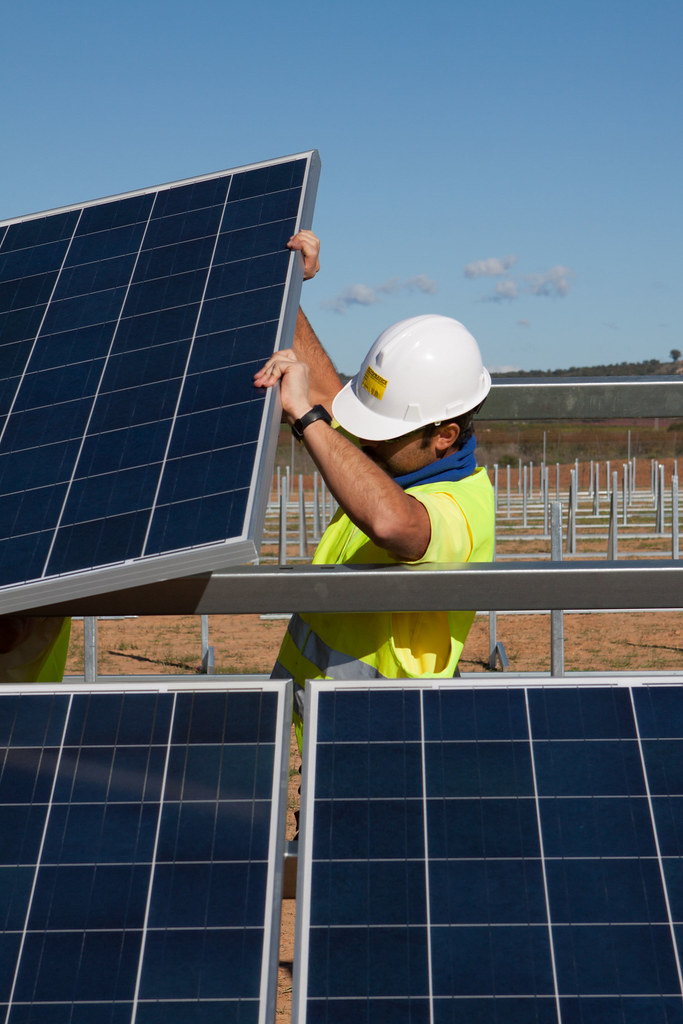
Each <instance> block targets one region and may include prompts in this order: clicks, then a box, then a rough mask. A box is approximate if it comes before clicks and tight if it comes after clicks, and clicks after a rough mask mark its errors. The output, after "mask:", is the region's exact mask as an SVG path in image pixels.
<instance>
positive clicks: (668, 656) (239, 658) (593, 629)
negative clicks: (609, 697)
mask: <svg viewBox="0 0 683 1024" xmlns="http://www.w3.org/2000/svg"><path fill="white" fill-rule="evenodd" d="M286 626H287V622H286V620H285V619H267V618H264V619H262V618H261V617H260V616H258V615H232V616H230V615H215V616H211V617H210V619H209V643H210V644H211V645H212V646H213V647H214V652H215V667H216V671H217V672H223V673H226V672H227V673H232V674H239V673H254V672H266V673H268V672H270V669H271V667H272V664H273V662H274V660H275V658H276V656H277V652H278V649H279V646H280V641H281V639H282V636H283V634H284V631H285V629H286ZM564 634H565V669H566V671H567V672H579V671H586V672H594V671H613V670H619V671H624V672H626V673H629V672H641V671H666V670H671V671H681V669H683V611H681V612H678V611H676V612H630V613H602V614H598V613H594V612H590V613H577V614H567V615H565V616H564ZM496 638H497V640H498V641H499V642H502V644H503V645H504V647H505V652H506V654H507V657H508V659H509V663H510V670H511V671H513V672H548V671H550V617H549V615H546V614H540V615H512V614H504V613H502V614H501V613H499V614H498V616H497V624H496ZM489 645H490V637H489V619H488V615H481V616H477V618H476V620H475V623H474V626H473V627H472V630H471V632H470V635H469V638H468V641H467V645H466V647H465V651H464V653H463V657H462V658H461V661H460V665H461V670H462V671H463V672H478V671H485V670H487V669H488V661H489ZM200 663H201V624H200V620H199V618H197V617H196V616H194V617H193V616H184V617H175V616H159V617H154V618H130V619H113V620H109V619H104V620H100V621H99V622H98V669H99V672H100V673H101V674H105V675H109V674H111V675H138V674H144V675H147V674H154V675H156V674H178V673H188V674H194V673H196V672H197V671H198V669H199V667H200ZM82 671H83V623H82V622H79V621H75V622H74V624H73V630H72V639H71V644H70V649H69V660H68V663H67V673H82ZM298 765H299V760H298V751H297V749H296V743H295V742H294V740H293V738H292V745H291V751H290V780H291V781H290V793H289V800H288V811H287V838H288V839H291V838H292V837H293V835H294V831H295V821H294V810H295V808H296V806H297V788H298V782H299V776H298ZM295 910H296V904H295V901H294V900H292V899H285V900H283V903H282V921H281V941H280V963H279V970H278V1002H277V1020H282V1021H288V1020H289V1019H290V1017H291V994H292V963H293V954H294V918H295Z"/></svg>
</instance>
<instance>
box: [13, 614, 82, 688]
mask: <svg viewBox="0 0 683 1024" xmlns="http://www.w3.org/2000/svg"><path fill="white" fill-rule="evenodd" d="M27 621H28V623H29V626H30V629H29V632H28V634H27V635H26V636H25V637H24V638H23V639H22V640H21V642H20V643H18V644H17V645H16V647H13V648H12V650H11V651H7V652H6V653H5V654H0V682H1V683H61V681H62V678H63V676H64V666H65V665H66V656H67V653H68V650H69V637H70V635H71V619H62V618H46V617H39V616H36V618H35V619H30V620H27Z"/></svg>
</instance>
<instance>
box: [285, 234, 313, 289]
mask: <svg viewBox="0 0 683 1024" xmlns="http://www.w3.org/2000/svg"><path fill="white" fill-rule="evenodd" d="M287 245H288V247H289V248H290V249H298V250H299V252H300V253H301V255H302V256H303V259H304V281H310V280H311V278H312V277H315V275H316V274H317V273H318V271H319V270H320V239H319V238H317V237H316V235H314V234H313V232H312V231H307V230H302V231H297V233H296V234H295V235H292V237H291V238H290V240H289V241H288V242H287Z"/></svg>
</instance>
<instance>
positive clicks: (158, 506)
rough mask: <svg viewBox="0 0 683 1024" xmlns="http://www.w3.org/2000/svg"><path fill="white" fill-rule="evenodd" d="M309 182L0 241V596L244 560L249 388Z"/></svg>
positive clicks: (227, 186) (271, 178)
mask: <svg viewBox="0 0 683 1024" xmlns="http://www.w3.org/2000/svg"><path fill="white" fill-rule="evenodd" d="M317 168H318V161H317V154H315V153H308V154H300V155H297V156H295V157H292V158H287V159H285V160H282V161H274V162H272V163H270V164H266V165H262V166H260V165H257V166H255V167H252V168H238V169H236V170H234V171H224V172H221V173H220V174H217V175H215V176H210V177H207V178H205V179H201V180H192V181H188V182H179V183H175V184H174V185H172V186H162V187H160V188H157V189H152V190H149V191H146V192H144V193H141V194H135V195H129V196H121V197H114V199H110V200H103V201H100V202H96V203H88V204H84V205H82V206H80V207H76V208H73V209H69V210H62V211H51V212H49V213H47V214H44V215H40V216H37V217H33V218H28V219H24V220H19V221H12V222H10V223H8V224H6V225H3V226H2V227H1V228H0V381H1V382H2V383H1V384H0V506H1V511H2V512H3V514H2V515H1V516H0V534H1V536H0V587H3V586H4V587H9V586H12V585H17V584H24V585H25V584H28V583H36V582H38V581H43V580H45V581H47V580H55V579H56V578H57V577H58V576H59V575H60V574H64V573H76V572H80V573H83V574H84V583H83V586H84V587H85V588H86V591H85V592H88V591H87V588H89V587H90V588H92V587H93V586H94V587H97V586H101V584H100V583H99V581H96V582H95V583H93V580H92V575H93V574H92V570H93V569H102V568H103V567H109V566H113V565H119V566H124V565H125V566H126V572H125V575H124V577H123V579H124V584H122V585H128V583H129V582H130V581H131V580H132V583H133V584H134V583H135V582H136V577H135V576H134V575H133V576H132V577H131V564H133V563H136V562H139V561H140V560H143V559H147V560H148V562H150V561H152V559H151V558H150V556H155V557H158V556H168V555H169V554H170V553H171V552H173V553H180V554H181V555H183V556H184V557H183V558H182V559H181V560H180V562H179V563H178V564H179V566H180V568H179V569H178V573H177V574H178V575H183V574H184V573H186V572H188V571H193V569H195V570H197V571H200V570H201V569H204V568H209V567H214V566H216V565H217V564H220V565H226V564H234V563H235V562H238V561H245V560H249V558H250V557H251V558H253V557H255V555H256V553H257V545H256V540H255V534H256V532H257V531H258V529H260V522H261V519H262V516H263V512H264V508H265V498H264V494H263V491H264V487H265V484H264V483H263V481H262V480H260V479H259V469H260V460H262V459H264V458H266V457H267V450H269V449H272V445H273V443H274V439H275V433H274V428H275V427H276V424H275V423H274V422H273V417H272V415H270V412H271V407H272V406H273V399H272V397H266V396H265V394H264V392H262V391H257V390H256V389H254V387H253V385H252V376H253V373H254V371H255V369H256V368H257V367H258V366H259V365H260V364H261V363H262V362H263V360H264V359H265V358H266V357H267V356H268V355H269V354H270V353H271V352H272V351H273V349H274V348H276V347H278V346H279V345H280V344H282V342H283V341H284V342H285V343H287V344H288V343H289V342H290V341H291V336H292V335H293V329H294V319H295V315H296V307H297V301H298V287H299V285H300V281H301V273H300V270H298V269H296V268H297V267H298V262H297V259H298V258H296V257H293V256H292V254H291V253H290V252H289V250H288V249H287V248H286V243H287V240H288V238H289V237H290V235H291V234H292V233H294V232H295V231H296V230H297V229H298V228H300V227H307V226H309V224H310V218H311V213H312V203H313V195H314V191H315V184H316V180H317ZM266 497H267V495H266ZM206 545H214V546H215V548H216V549H217V551H214V557H213V559H211V557H210V555H209V556H206V557H204V556H201V554H198V549H200V548H201V547H202V546H206ZM174 558H175V562H178V558H177V554H174ZM217 558H218V562H217ZM175 562H174V563H173V564H175ZM126 563H128V564H127V565H126ZM150 571H151V573H152V576H151V578H154V573H155V572H158V575H159V576H160V577H163V575H164V574H165V576H168V575H169V572H172V570H169V569H168V568H167V566H166V564H164V565H163V566H162V568H160V569H158V570H156V568H155V567H154V566H153V567H152V569H151V570H150ZM118 578H119V577H117V576H112V573H111V572H109V578H108V586H109V587H111V586H112V585H116V582H117V580H118ZM145 578H147V577H145ZM90 592H93V591H92V590H91V591H90ZM15 607H16V604H15Z"/></svg>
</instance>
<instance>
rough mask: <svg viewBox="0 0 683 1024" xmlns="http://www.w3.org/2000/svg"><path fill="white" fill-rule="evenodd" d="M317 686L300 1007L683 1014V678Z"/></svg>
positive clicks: (314, 1018) (364, 1016)
mask: <svg viewBox="0 0 683 1024" xmlns="http://www.w3.org/2000/svg"><path fill="white" fill-rule="evenodd" d="M631 682H632V683H633V681H631ZM308 700H309V704H308V709H307V715H308V719H307V727H306V728H307V741H306V742H307V746H306V748H305V750H304V764H305V765H306V768H307V771H306V774H305V777H304V782H303V787H304V796H303V801H304V802H303V807H302V840H301V842H300V850H299V861H300V863H299V878H298V885H299V888H298V904H297V915H298V917H297V923H298V926H299V927H298V932H297V938H296V953H295V956H296V958H298V967H299V973H298V976H297V978H296V980H295V1010H294V1017H293V1019H294V1020H295V1021H297V1022H304V1021H306V1022H307V1024H319V1022H322V1021H325V1022H328V1024H331V1022H334V1024H347V1022H348V1024H351V1022H353V1024H407V1022H411V1024H423V1022H424V1024H427V1022H433V1024H446V1022H448V1024H455V1022H461V1021H466V1022H467V1024H530V1022H537V1024H680V1022H681V1021H683V995H682V992H683V989H682V979H681V952H680V951H681V945H682V940H683V931H682V926H683V687H682V686H680V685H677V686H674V685H658V686H655V685H640V686H637V685H613V686H609V687H605V686H601V685H583V684H582V685H581V686H575V685H572V686H564V685H559V684H558V683H553V684H552V686H549V687H543V686H540V685H538V681H537V680H536V685H533V684H531V685H526V686H525V685H519V686H514V685H513V686H510V687H509V688H502V687H501V688H498V687H494V686H491V685H489V686H485V685H484V686H480V687H472V686H466V685H458V684H446V685H442V684H440V683H437V682H435V683H434V684H430V683H426V684H416V685H415V686H411V685H410V684H408V685H407V686H405V687H402V688H401V689H394V688H391V687H389V686H388V685H387V686H386V687H384V686H383V687H379V688H376V689H374V690H369V689H367V688H355V687H354V686H352V685H348V684H347V686H343V685H335V684H333V683H329V684H327V683H321V684H313V685H311V684H309V688H308ZM295 962H296V961H295Z"/></svg>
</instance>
